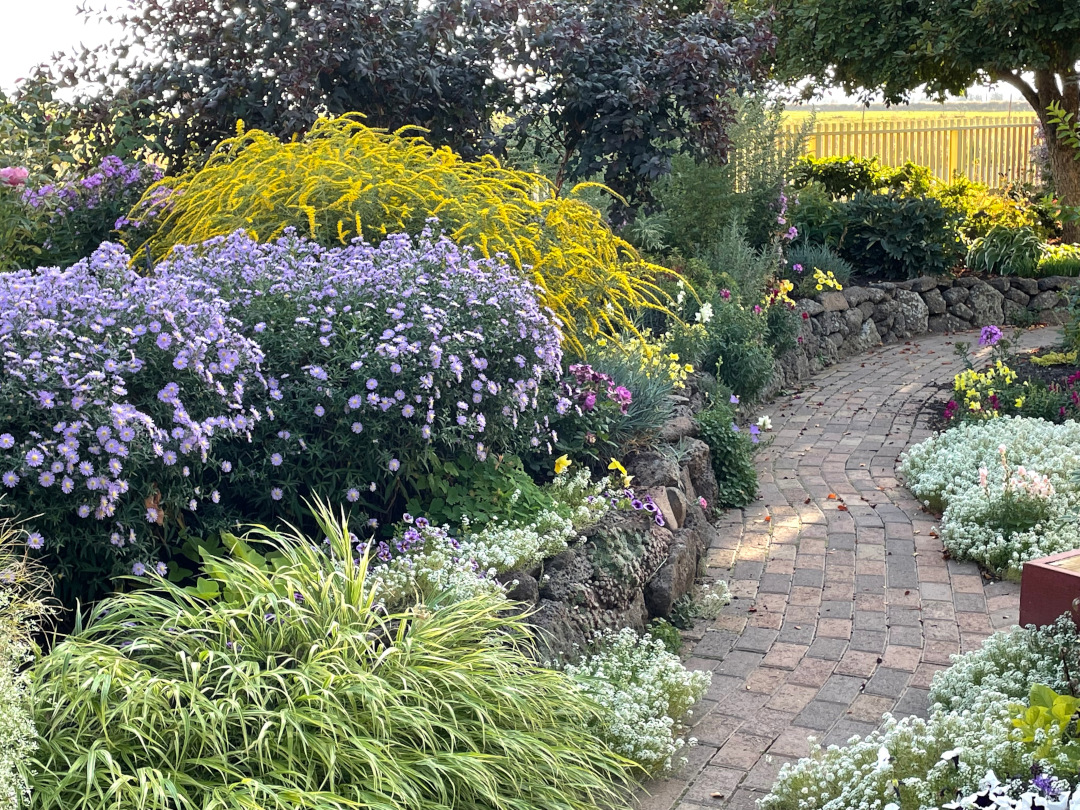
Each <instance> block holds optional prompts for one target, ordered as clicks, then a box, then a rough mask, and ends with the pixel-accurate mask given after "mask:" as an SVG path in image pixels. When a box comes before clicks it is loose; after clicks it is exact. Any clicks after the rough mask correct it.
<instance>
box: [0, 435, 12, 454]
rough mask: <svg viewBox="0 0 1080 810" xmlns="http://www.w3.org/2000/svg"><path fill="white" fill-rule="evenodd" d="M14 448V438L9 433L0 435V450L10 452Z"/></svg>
mask: <svg viewBox="0 0 1080 810" xmlns="http://www.w3.org/2000/svg"><path fill="white" fill-rule="evenodd" d="M14 446H15V437H14V436H12V435H11V434H10V433H0V449H2V450H10V449H11V448H12V447H14Z"/></svg>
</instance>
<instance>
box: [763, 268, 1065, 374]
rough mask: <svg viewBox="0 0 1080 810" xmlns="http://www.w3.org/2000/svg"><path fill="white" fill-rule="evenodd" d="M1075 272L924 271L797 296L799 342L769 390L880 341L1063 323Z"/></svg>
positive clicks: (782, 362) (781, 361) (785, 357)
mask: <svg viewBox="0 0 1080 810" xmlns="http://www.w3.org/2000/svg"><path fill="white" fill-rule="evenodd" d="M1075 283H1077V279H1072V278H1065V277H1063V276H1050V277H1048V278H1041V279H1032V278H1006V277H995V278H988V279H979V278H974V277H967V276H964V277H961V278H955V279H954V278H937V277H930V276H925V277H921V278H916V279H912V280H911V281H904V282H899V283H893V282H879V283H874V284H870V285H868V286H865V287H854V286H852V287H846V288H845V289H844V290H843V291H839V292H838V291H835V290H830V291H827V292H823V293H821V294H820V295H818V296H817V297H815V298H810V299H803V300H800V301H798V302H796V307H797V309H798V311H799V312H800V313H803V319H802V320H801V321H800V325H799V345H798V347H797V348H795V349H793V350H792V351H790V352H787V353H786V354H785V355H783V356H782V357H780V358H779V362H778V364H777V374H776V378H775V379H774V381H773V385H772V386H771V390H770V391H767V392H766V395H771V394H773V393H775V391H776V390H778V389H780V388H785V387H790V386H792V385H794V384H796V383H798V382H799V381H800V380H803V379H805V378H806V377H809V376H810V375H811V374H813V373H814V372H815V371H819V370H820V369H822V368H825V367H826V366H831V365H833V364H834V363H836V362H838V361H839V360H841V359H843V358H845V357H851V356H852V355H856V354H861V353H862V352H865V351H866V350H867V349H869V348H871V347H873V346H877V345H880V344H882V343H893V342H896V341H900V340H910V339H911V338H915V337H918V336H920V335H925V334H943V333H949V332H962V331H966V330H970V329H978V328H981V327H983V326H986V325H987V324H995V325H1002V324H1018V325H1028V324H1033V323H1050V324H1061V323H1065V321H1066V320H1068V315H1067V310H1066V306H1065V297H1064V296H1063V295H1062V292H1063V291H1064V290H1066V289H1067V288H1068V287H1070V286H1071V285H1073V284H1075Z"/></svg>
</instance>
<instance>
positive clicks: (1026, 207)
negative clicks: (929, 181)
mask: <svg viewBox="0 0 1080 810" xmlns="http://www.w3.org/2000/svg"><path fill="white" fill-rule="evenodd" d="M930 194H931V195H932V196H933V197H934V199H936V200H938V201H939V202H940V203H941V204H942V205H943V206H944V207H945V209H946V210H947V211H949V212H950V213H952V214H953V215H954V216H955V217H956V219H957V221H958V222H959V230H960V235H961V236H962V237H963V238H965V239H969V240H970V239H977V238H979V237H980V236H986V235H987V234H988V233H989V232H990V231H991V230H992V229H993V228H995V227H997V226H1003V227H1006V228H1022V227H1032V228H1036V229H1037V230H1038V232H1039V235H1040V236H1045V235H1046V233H1045V229H1044V228H1043V227H1042V225H1041V219H1040V217H1039V214H1038V210H1037V208H1036V207H1035V206H1034V205H1032V203H1031V202H1029V201H1028V200H1027V199H1025V198H1024V197H1023V196H1021V195H1020V194H1017V193H1015V192H1011V191H1004V192H995V191H992V190H991V189H990V188H989V187H988V186H986V185H984V184H983V183H974V182H972V181H971V180H968V179H967V178H966V177H957V178H956V179H955V180H953V181H952V182H951V183H935V184H934V186H933V187H932V188H931V190H930Z"/></svg>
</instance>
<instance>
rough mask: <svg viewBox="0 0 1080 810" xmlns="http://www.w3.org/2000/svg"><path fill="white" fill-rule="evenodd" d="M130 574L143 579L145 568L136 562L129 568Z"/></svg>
mask: <svg viewBox="0 0 1080 810" xmlns="http://www.w3.org/2000/svg"><path fill="white" fill-rule="evenodd" d="M131 573H132V574H134V575H135V576H137V577H145V576H146V566H145V565H144V564H143V563H141V562H137V563H135V564H134V565H133V566H131Z"/></svg>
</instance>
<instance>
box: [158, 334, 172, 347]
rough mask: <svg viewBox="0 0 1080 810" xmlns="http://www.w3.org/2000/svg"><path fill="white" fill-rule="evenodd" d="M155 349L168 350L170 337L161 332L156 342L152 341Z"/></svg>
mask: <svg viewBox="0 0 1080 810" xmlns="http://www.w3.org/2000/svg"><path fill="white" fill-rule="evenodd" d="M154 342H155V343H156V344H157V347H158V348H159V349H161V350H163V351H164V350H165V349H168V348H169V347H170V346H171V345H172V335H170V334H169V333H168V332H162V333H161V334H160V335H158V336H157V340H155V341H154Z"/></svg>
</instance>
